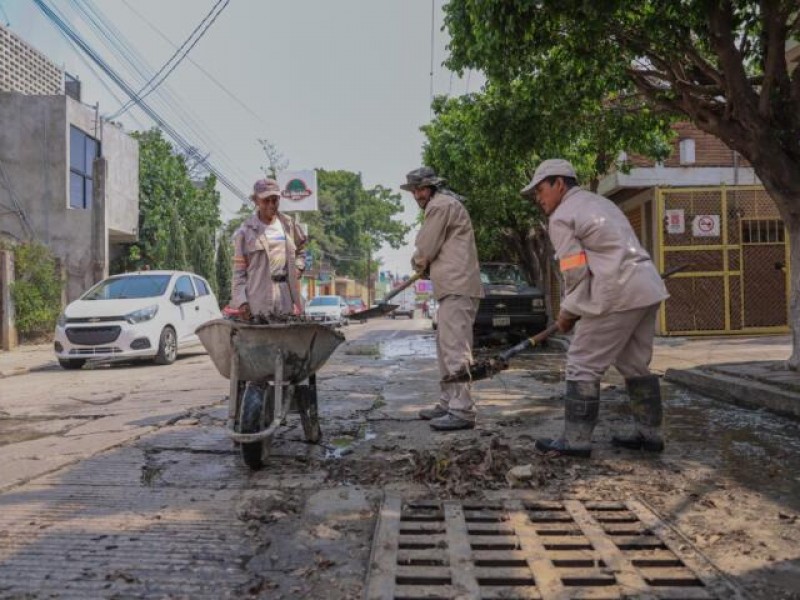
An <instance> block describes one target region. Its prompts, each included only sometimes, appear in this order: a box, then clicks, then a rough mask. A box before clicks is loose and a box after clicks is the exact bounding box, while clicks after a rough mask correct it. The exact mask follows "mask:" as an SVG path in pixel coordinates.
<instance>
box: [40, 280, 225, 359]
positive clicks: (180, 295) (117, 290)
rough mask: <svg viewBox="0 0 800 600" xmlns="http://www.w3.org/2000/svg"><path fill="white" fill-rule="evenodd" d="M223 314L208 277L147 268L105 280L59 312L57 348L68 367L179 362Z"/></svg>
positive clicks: (57, 352)
mask: <svg viewBox="0 0 800 600" xmlns="http://www.w3.org/2000/svg"><path fill="white" fill-rule="evenodd" d="M219 318H222V314H221V313H220V310H219V305H218V304H217V299H216V297H215V296H214V293H213V292H212V291H211V286H209V285H208V282H207V281H206V280H205V279H203V278H202V277H200V276H199V275H195V274H194V273H187V272H185V271H141V272H137V273H125V274H123V275H115V276H113V277H109V278H108V279H104V280H103V281H101V282H100V283H98V284H96V285H94V286H93V287H92V288H91V289H89V291H87V292H86V293H84V294H83V296H81V297H80V298H79V299H77V300H75V301H74V302H71V303H70V304H69V305H68V306H67V307H66V308H65V309H64V312H63V313H61V315H60V316H59V317H58V322H57V324H56V333H55V343H54V346H55V353H56V358H57V359H58V362H59V364H60V365H61V366H62V367H64V368H65V369H80V368H81V367H82V366H83V365H84V364H85V363H86V361H87V360H89V359H111V358H113V359H128V358H146V359H152V360H154V361H155V362H156V363H157V364H161V365H168V364H171V363H173V362H175V358H176V357H177V355H178V351H179V350H184V349H186V348H187V347H190V346H196V345H198V344H199V343H200V340H199V338H198V337H197V335H195V330H196V329H197V328H198V327H199V326H200V325H202V324H203V323H205V322H206V321H210V320H212V319H219Z"/></svg>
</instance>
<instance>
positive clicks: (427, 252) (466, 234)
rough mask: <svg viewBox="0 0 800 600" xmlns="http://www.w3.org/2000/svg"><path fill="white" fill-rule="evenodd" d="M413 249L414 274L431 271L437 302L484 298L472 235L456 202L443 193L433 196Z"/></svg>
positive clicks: (426, 208)
mask: <svg viewBox="0 0 800 600" xmlns="http://www.w3.org/2000/svg"><path fill="white" fill-rule="evenodd" d="M415 246H416V248H415V250H414V256H413V257H412V259H411V263H412V265H413V267H414V269H416V270H417V271H424V270H426V269H428V268H429V269H430V278H431V282H432V283H433V292H434V294H435V296H436V299H437V300H441V299H442V298H443V297H444V296H448V295H451V294H452V295H457V296H469V297H471V298H483V286H482V285H481V275H480V267H479V265H478V250H477V248H476V246H475V233H474V232H473V230H472V221H470V218H469V213H467V209H466V208H465V207H464V204H463V203H462V202H461V201H460V200H459V199H458V198H456V197H455V196H453V195H451V194H449V193H443V192H437V193H436V194H434V195H433V197H432V198H431V199H430V201H429V202H428V205H427V206H426V207H425V218H424V220H423V222H422V227H420V230H419V233H417V239H416V242H415Z"/></svg>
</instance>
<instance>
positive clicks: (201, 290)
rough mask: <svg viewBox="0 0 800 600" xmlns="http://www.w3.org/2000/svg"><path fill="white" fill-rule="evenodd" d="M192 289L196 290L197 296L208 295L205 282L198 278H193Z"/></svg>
mask: <svg viewBox="0 0 800 600" xmlns="http://www.w3.org/2000/svg"><path fill="white" fill-rule="evenodd" d="M194 287H196V288H197V295H198V296H208V294H209V293H210V292H209V291H208V286H207V285H206V282H205V281H203V280H202V279H200V278H199V277H195V278H194Z"/></svg>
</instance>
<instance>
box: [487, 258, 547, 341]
mask: <svg viewBox="0 0 800 600" xmlns="http://www.w3.org/2000/svg"><path fill="white" fill-rule="evenodd" d="M481 283H482V284H483V291H484V294H485V297H484V298H481V301H480V305H479V306H478V314H477V316H476V317H475V326H474V330H475V337H476V338H477V337H482V336H486V335H489V334H493V333H497V332H501V333H512V334H523V335H530V334H533V333H537V332H539V331H541V330H543V329H544V328H545V327H546V326H547V313H546V310H545V301H544V294H543V293H542V291H541V290H540V289H539V288H537V287H536V286H534V285H532V284H531V283H530V282H529V281H528V280H527V279H526V278H525V276H524V275H523V274H522V270H521V269H520V268H519V266H518V265H515V264H513V263H500V262H491V263H483V264H481Z"/></svg>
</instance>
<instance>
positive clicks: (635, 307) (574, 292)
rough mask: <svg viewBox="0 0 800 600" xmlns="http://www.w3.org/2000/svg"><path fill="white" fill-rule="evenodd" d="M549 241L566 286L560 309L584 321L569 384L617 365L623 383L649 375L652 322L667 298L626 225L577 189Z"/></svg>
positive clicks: (610, 206)
mask: <svg viewBox="0 0 800 600" xmlns="http://www.w3.org/2000/svg"><path fill="white" fill-rule="evenodd" d="M549 234H550V240H551V241H552V242H553V247H554V248H555V253H556V258H557V259H558V261H559V266H560V269H561V274H562V279H563V283H564V296H563V299H562V301H561V309H562V310H564V311H566V312H569V313H571V314H572V315H574V316H577V317H580V320H579V321H578V323H577V324H576V326H575V335H574V336H573V339H572V342H571V344H570V348H569V351H568V353H567V372H566V378H567V379H569V380H572V381H598V380H599V379H600V378H601V377H602V376H603V373H605V371H606V370H607V369H608V367H609V366H610V365H612V364H613V365H614V366H616V367H617V369H618V370H619V372H620V373H621V374H622V376H623V377H625V378H630V377H638V376H643V375H649V374H650V370H649V365H650V359H651V358H652V353H653V338H654V336H655V317H656V313H657V311H658V306H659V304H660V303H661V302H662V301H663V300H665V299H666V298H668V297H669V294H668V293H667V290H666V288H665V287H664V282H663V281H662V280H661V277H660V276H659V274H658V271H656V268H655V265H653V262H652V260H650V255H648V254H647V252H646V251H645V250H644V248H642V245H641V244H640V243H639V240H638V238H637V237H636V234H635V233H634V232H633V229H632V228H631V225H630V222H629V221H628V219H627V218H626V217H625V215H624V214H623V213H622V211H621V210H620V209H619V208H618V207H617V206H616V205H615V204H614V203H613V202H611V201H610V200H608V199H606V198H604V197H603V196H599V195H597V194H593V193H592V192H588V191H586V190H582V189H580V188H577V187H576V188H572V189H570V190H569V191H568V192H567V193H566V194H565V195H564V197H563V198H562V200H561V203H560V204H559V206H558V207H557V208H556V210H555V211H554V212H553V214H551V215H550V220H549Z"/></svg>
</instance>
